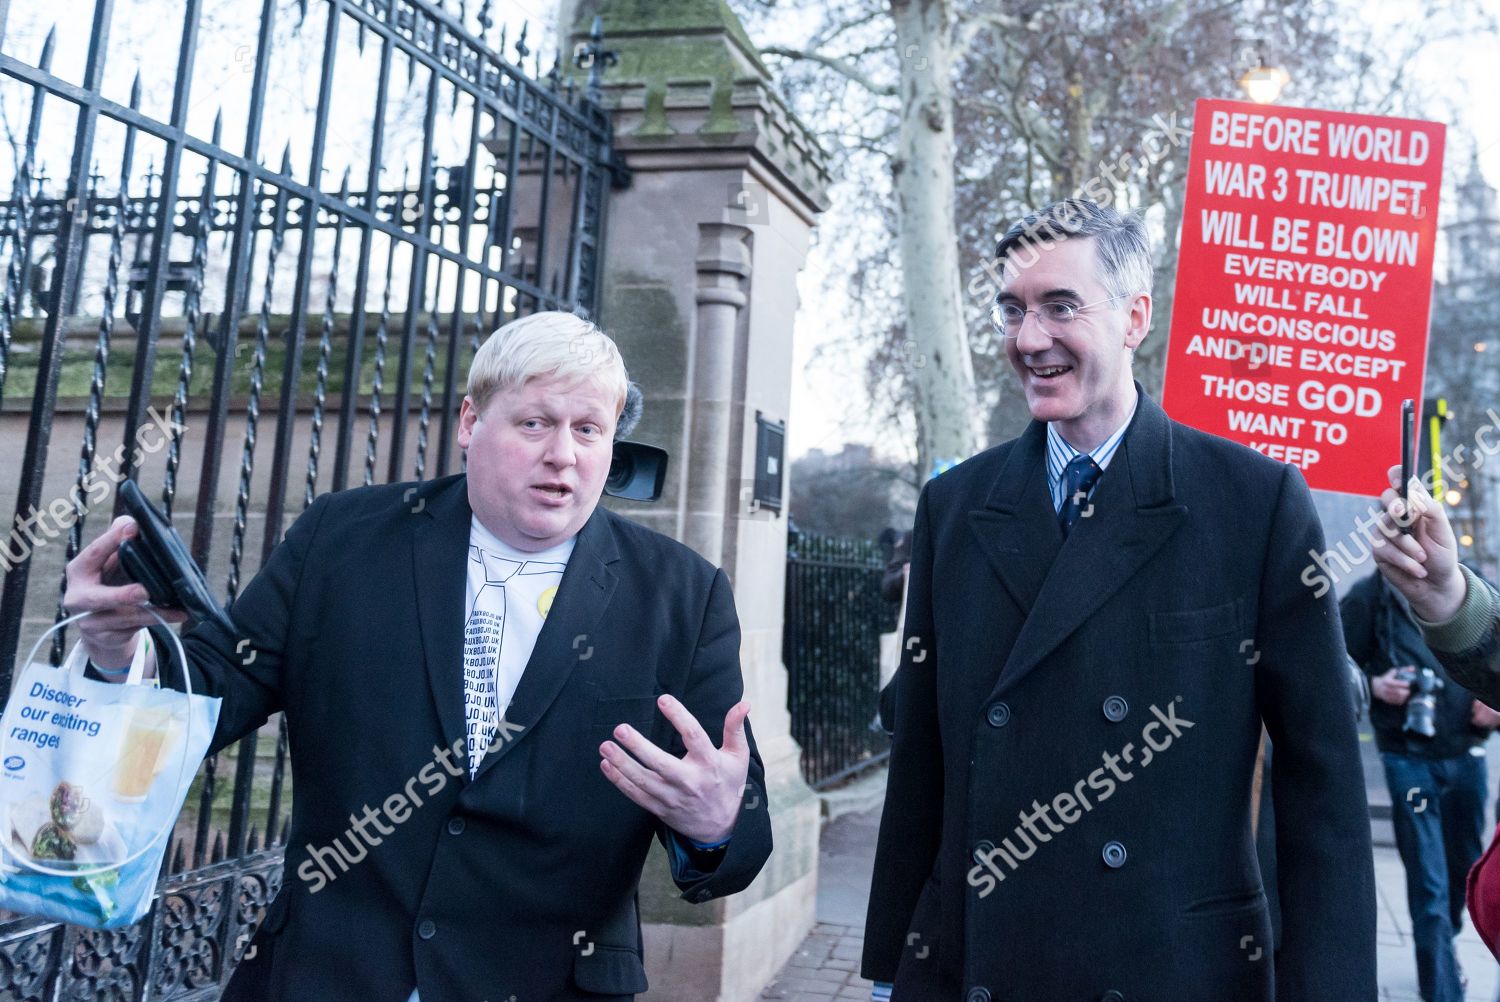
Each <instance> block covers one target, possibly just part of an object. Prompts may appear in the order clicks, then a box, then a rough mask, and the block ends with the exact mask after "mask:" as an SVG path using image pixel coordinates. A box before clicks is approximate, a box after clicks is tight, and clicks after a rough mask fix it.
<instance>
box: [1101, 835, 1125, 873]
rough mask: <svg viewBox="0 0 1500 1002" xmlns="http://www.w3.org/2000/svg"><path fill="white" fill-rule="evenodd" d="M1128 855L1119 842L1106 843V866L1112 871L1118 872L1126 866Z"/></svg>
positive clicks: (1104, 854)
mask: <svg viewBox="0 0 1500 1002" xmlns="http://www.w3.org/2000/svg"><path fill="white" fill-rule="evenodd" d="M1126 855H1127V853H1126V852H1125V846H1123V845H1122V844H1120V843H1119V842H1106V843H1104V852H1103V856H1104V865H1105V866H1107V867H1109V868H1110V869H1111V870H1118V869H1119V868H1120V867H1122V866H1124V865H1125V857H1126Z"/></svg>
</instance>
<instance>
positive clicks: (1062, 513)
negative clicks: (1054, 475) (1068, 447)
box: [1057, 452, 1104, 536]
mask: <svg viewBox="0 0 1500 1002" xmlns="http://www.w3.org/2000/svg"><path fill="white" fill-rule="evenodd" d="M1103 473H1104V471H1103V470H1101V469H1100V468H1099V464H1098V463H1096V462H1094V458H1093V457H1092V456H1090V455H1089V454H1088V453H1082V452H1081V453H1079V454H1078V455H1076V456H1074V457H1073V458H1072V460H1071V461H1069V463H1068V465H1067V466H1065V467H1063V491H1064V494H1063V503H1062V508H1060V509H1059V510H1058V512H1057V521H1058V522H1059V523H1060V524H1061V525H1062V531H1063V535H1064V536H1066V535H1067V534H1068V530H1069V529H1071V528H1073V524H1074V523H1075V522H1077V521H1078V520H1079V519H1080V518H1083V517H1084V513H1085V512H1087V513H1089V514H1092V513H1093V510H1094V506H1093V505H1091V504H1089V491H1091V490H1093V489H1094V485H1095V484H1096V483H1098V482H1099V477H1100V475H1102V474H1103Z"/></svg>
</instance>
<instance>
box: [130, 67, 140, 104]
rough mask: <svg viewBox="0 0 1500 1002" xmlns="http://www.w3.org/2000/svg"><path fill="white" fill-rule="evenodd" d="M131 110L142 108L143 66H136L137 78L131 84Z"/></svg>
mask: <svg viewBox="0 0 1500 1002" xmlns="http://www.w3.org/2000/svg"><path fill="white" fill-rule="evenodd" d="M130 110H131V111H140V110H141V68H140V67H139V66H137V67H136V68H135V80H134V81H132V82H131V84H130Z"/></svg>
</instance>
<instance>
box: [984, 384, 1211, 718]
mask: <svg viewBox="0 0 1500 1002" xmlns="http://www.w3.org/2000/svg"><path fill="white" fill-rule="evenodd" d="M1136 390H1137V392H1138V393H1139V394H1140V398H1139V399H1140V403H1139V405H1138V406H1137V408H1136V414H1135V418H1134V419H1133V420H1132V421H1131V425H1130V428H1129V429H1128V430H1127V431H1126V432H1125V438H1124V439H1123V441H1122V442H1121V445H1120V452H1119V453H1118V454H1117V455H1116V456H1115V458H1114V459H1113V461H1111V462H1110V464H1109V469H1108V470H1106V471H1105V474H1104V476H1103V477H1102V478H1101V479H1100V481H1099V487H1098V489H1097V490H1096V491H1095V492H1094V497H1093V501H1092V503H1093V505H1094V506H1095V508H1096V509H1097V511H1096V512H1095V513H1093V514H1091V515H1090V516H1088V517H1085V518H1082V519H1079V521H1078V523H1077V524H1076V525H1074V526H1073V529H1072V531H1070V532H1069V533H1068V536H1067V541H1066V543H1065V544H1064V545H1063V546H1062V547H1061V549H1059V550H1058V551H1057V559H1056V560H1055V561H1053V562H1052V564H1051V567H1050V568H1049V569H1047V571H1046V578H1045V580H1044V581H1043V582H1042V585H1041V590H1040V592H1039V593H1038V594H1037V595H1036V602H1035V606H1034V608H1033V609H1032V611H1031V615H1029V616H1028V617H1027V618H1026V622H1025V624H1024V625H1023V626H1022V628H1021V632H1020V633H1019V634H1018V635H1017V637H1016V643H1015V646H1014V647H1013V648H1012V649H1011V653H1010V657H1009V658H1008V659H1007V660H1006V663H1005V667H1004V668H1003V669H1002V670H1001V672H1000V678H999V681H998V683H997V684H996V687H995V694H996V695H998V694H1000V693H1002V692H1004V691H1006V690H1008V689H1011V688H1014V687H1015V686H1016V685H1017V684H1018V683H1019V682H1020V680H1021V679H1023V678H1025V677H1026V675H1028V674H1029V673H1030V672H1031V671H1032V670H1033V669H1035V668H1036V666H1037V665H1038V664H1039V663H1040V662H1041V660H1042V659H1043V658H1045V657H1046V656H1047V655H1048V654H1050V653H1051V652H1052V651H1054V650H1055V649H1056V648H1057V646H1058V645H1059V644H1061V643H1062V642H1063V641H1064V640H1066V639H1067V638H1068V636H1069V635H1070V634H1071V633H1073V631H1074V630H1077V629H1078V628H1079V627H1080V626H1082V625H1083V624H1084V623H1085V622H1087V621H1088V619H1089V617H1090V616H1092V615H1093V614H1094V613H1095V612H1097V611H1098V609H1099V607H1100V606H1102V605H1103V604H1104V603H1105V601H1107V600H1108V599H1109V597H1110V596H1111V595H1113V594H1114V593H1115V592H1117V591H1118V590H1119V589H1120V588H1122V587H1123V586H1124V585H1125V584H1126V582H1128V581H1129V580H1130V578H1131V577H1132V576H1134V575H1135V573H1136V572H1137V571H1138V570H1139V569H1140V568H1141V567H1142V566H1143V565H1144V564H1145V563H1146V561H1148V560H1149V559H1151V557H1152V555H1153V554H1155V553H1156V551H1157V550H1158V549H1160V548H1161V546H1162V544H1164V543H1165V542H1166V541H1167V540H1168V539H1169V538H1170V537H1171V536H1172V534H1173V533H1174V532H1176V531H1177V529H1178V527H1179V526H1181V524H1182V522H1183V520H1184V518H1185V517H1186V515H1187V509H1186V508H1185V507H1183V506H1182V505H1180V504H1176V503H1174V492H1173V486H1172V425H1171V421H1170V419H1168V417H1167V415H1166V412H1165V411H1163V410H1162V409H1161V407H1159V406H1158V405H1157V404H1156V403H1155V401H1153V400H1151V398H1149V397H1148V396H1146V394H1145V392H1144V391H1142V390H1141V388H1140V384H1139V383H1137V384H1136ZM1043 432H1044V433H1045V428H1044V429H1043ZM1050 509H1051V505H1050V504H1049V505H1048V512H1049V514H1050V513H1051V511H1050ZM1049 521H1050V522H1051V524H1052V525H1053V526H1056V525H1057V521H1056V518H1055V517H1054V518H1051V519H1049Z"/></svg>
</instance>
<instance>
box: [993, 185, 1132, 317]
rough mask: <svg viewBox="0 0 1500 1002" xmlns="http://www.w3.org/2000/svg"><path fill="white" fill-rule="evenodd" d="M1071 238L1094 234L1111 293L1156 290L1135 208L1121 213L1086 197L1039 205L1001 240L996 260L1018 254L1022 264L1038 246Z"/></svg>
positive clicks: (1102, 276) (1016, 258)
mask: <svg viewBox="0 0 1500 1002" xmlns="http://www.w3.org/2000/svg"><path fill="white" fill-rule="evenodd" d="M1070 237H1093V238H1094V247H1095V250H1096V251H1097V253H1098V257H1099V272H1100V274H1099V281H1100V283H1101V284H1102V285H1103V286H1104V288H1105V289H1107V290H1108V291H1109V294H1110V295H1111V296H1133V295H1135V294H1136V293H1140V292H1144V293H1147V294H1148V295H1149V294H1150V292H1151V284H1152V277H1153V269H1152V262H1151V241H1150V240H1149V239H1148V238H1147V236H1146V225H1145V223H1143V222H1141V217H1140V216H1138V215H1136V214H1135V213H1133V212H1117V211H1115V210H1114V209H1110V208H1106V207H1105V206H1102V205H1099V204H1098V203H1097V202H1091V201H1089V200H1088V199H1086V198H1064V199H1062V200H1061V201H1057V202H1053V203H1052V204H1051V205H1048V206H1046V207H1044V208H1041V209H1038V210H1036V211H1035V212H1033V213H1031V214H1030V215H1028V216H1026V217H1025V218H1024V219H1022V220H1020V221H1019V222H1017V223H1016V224H1015V225H1014V226H1012V227H1011V228H1010V229H1008V230H1006V231H1005V236H1003V237H1001V238H1000V242H999V243H998V244H996V245H995V265H996V267H997V268H1004V266H1005V263H1006V261H1007V260H1011V259H1014V263H1015V265H1016V267H1018V268H1026V267H1029V266H1030V265H1031V264H1033V263H1034V262H1035V261H1036V258H1037V251H1038V250H1043V249H1046V248H1048V247H1050V246H1052V245H1053V244H1054V243H1056V242H1058V241H1060V240H1067V239H1069V238H1070Z"/></svg>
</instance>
